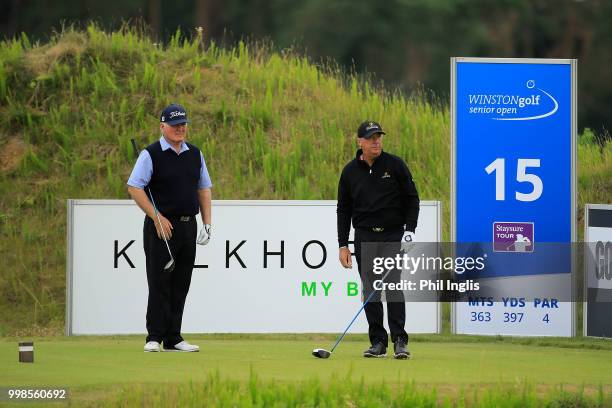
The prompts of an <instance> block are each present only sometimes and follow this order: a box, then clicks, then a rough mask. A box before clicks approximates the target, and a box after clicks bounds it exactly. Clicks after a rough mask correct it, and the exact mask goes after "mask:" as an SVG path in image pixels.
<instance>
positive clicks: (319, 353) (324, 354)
mask: <svg viewBox="0 0 612 408" xmlns="http://www.w3.org/2000/svg"><path fill="white" fill-rule="evenodd" d="M312 355H313V356H315V357H317V358H329V356H331V353H330V352H329V351H327V350H325V349H321V348H316V349H314V350H312Z"/></svg>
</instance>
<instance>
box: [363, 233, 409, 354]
mask: <svg viewBox="0 0 612 408" xmlns="http://www.w3.org/2000/svg"><path fill="white" fill-rule="evenodd" d="M403 234H404V230H403V228H385V230H384V231H379V232H375V231H373V230H372V229H362V228H356V229H355V257H356V258H357V266H358V268H359V275H360V277H361V282H362V288H363V296H364V298H363V301H364V302H365V300H366V299H367V298H368V296H369V295H370V293H372V291H374V287H373V282H374V281H375V280H379V279H381V278H382V277H383V276H384V272H383V273H382V274H379V275H375V274H374V273H373V271H372V263H371V261H372V257H374V256H395V254H397V253H399V250H400V246H401V244H400V241H401V239H402V236H403ZM366 258H367V259H366ZM400 278H401V275H400V271H398V270H393V271H391V272H390V273H389V275H387V277H386V278H385V282H399V280H400ZM376 292H377V293H376V294H374V295H373V296H372V298H371V299H370V301H369V302H368V304H366V306H365V308H364V309H365V313H366V318H367V320H368V325H369V330H368V334H369V337H370V342H371V343H372V344H375V343H377V342H382V343H383V344H385V345H386V346H388V345H389V338H388V335H387V331H386V330H385V326H384V324H383V319H384V309H383V304H382V301H381V291H376ZM385 295H386V296H387V314H388V316H387V322H388V323H389V330H390V331H391V341H392V342H394V343H395V342H396V341H397V340H398V339H402V340H404V341H405V342H408V334H407V333H406V330H405V329H404V326H405V323H406V303H405V302H404V296H403V293H402V292H401V291H393V292H392V293H389V292H387V293H385Z"/></svg>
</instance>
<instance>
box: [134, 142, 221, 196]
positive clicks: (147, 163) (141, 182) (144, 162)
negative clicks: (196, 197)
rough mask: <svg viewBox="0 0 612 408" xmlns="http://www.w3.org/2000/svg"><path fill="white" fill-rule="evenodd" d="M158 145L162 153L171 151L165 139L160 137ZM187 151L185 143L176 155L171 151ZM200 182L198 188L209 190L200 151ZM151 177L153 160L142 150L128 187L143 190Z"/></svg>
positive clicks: (210, 183) (208, 178) (187, 147)
mask: <svg viewBox="0 0 612 408" xmlns="http://www.w3.org/2000/svg"><path fill="white" fill-rule="evenodd" d="M159 143H160V144H161V148H162V151H166V150H168V149H172V146H171V145H170V143H168V142H167V141H166V139H165V138H164V137H163V136H162V137H160V138H159ZM187 150H189V146H187V143H185V142H183V143H181V150H180V151H179V152H178V153H176V151H175V150H174V149H172V151H173V152H174V153H175V154H181V153H183V152H186V151H187ZM200 162H201V164H202V165H201V166H200V180H199V181H198V188H199V189H203V188H211V187H212V182H211V181H210V176H209V175H208V169H207V168H206V162H205V161H204V156H203V155H202V151H201V150H200ZM152 175H153V160H151V155H150V154H149V152H148V151H147V149H143V150H142V151H141V152H140V154H139V155H138V160H136V165H135V166H134V169H133V170H132V174H130V178H129V179H128V182H127V184H128V186H132V187H136V188H140V189H144V188H145V187H146V186H147V185H149V181H151V176H152Z"/></svg>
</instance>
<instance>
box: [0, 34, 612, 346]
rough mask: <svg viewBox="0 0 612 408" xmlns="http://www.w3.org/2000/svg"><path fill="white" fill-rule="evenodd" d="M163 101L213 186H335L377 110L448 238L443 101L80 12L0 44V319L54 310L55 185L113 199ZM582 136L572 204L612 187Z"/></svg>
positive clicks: (59, 200)
mask: <svg viewBox="0 0 612 408" xmlns="http://www.w3.org/2000/svg"><path fill="white" fill-rule="evenodd" d="M170 102H179V103H182V104H183V105H185V106H186V108H187V110H188V111H189V114H190V117H191V121H192V123H191V124H190V130H189V138H190V140H191V141H192V142H193V143H195V144H196V145H198V146H200V147H201V149H202V150H203V152H204V154H205V157H206V160H207V165H208V167H209V170H210V173H211V176H212V178H213V182H214V185H215V188H214V198H217V199H335V197H336V186H337V180H338V175H339V173H340V171H341V169H342V167H343V166H344V164H345V163H346V162H348V161H349V160H350V159H351V158H352V157H353V155H354V153H355V149H356V140H355V136H354V135H355V132H356V127H357V126H358V124H359V123H360V122H361V121H363V120H364V119H366V118H371V119H374V120H377V121H380V122H381V123H382V124H383V126H384V128H385V130H386V132H387V136H386V137H385V141H384V142H385V149H386V150H388V151H390V152H393V153H395V154H398V155H399V156H401V157H402V158H404V159H405V160H406V161H407V163H408V165H409V167H410V168H411V170H412V172H413V174H414V176H415V181H416V184H417V187H418V189H419V193H420V195H421V198H422V199H425V200H442V201H443V203H444V205H443V209H444V223H443V229H444V236H445V237H448V227H449V226H448V219H449V217H448V211H449V205H448V200H449V171H450V170H449V155H450V147H449V114H448V109H447V107H446V106H442V105H436V104H433V105H432V104H430V103H427V102H426V101H425V98H422V97H420V96H418V95H415V96H413V97H410V98H407V97H404V96H402V95H400V94H397V93H394V92H389V91H386V90H384V89H380V88H377V87H374V86H373V85H372V84H371V83H369V82H367V81H365V80H359V79H357V78H355V77H353V76H350V75H347V74H344V73H342V72H340V71H339V70H338V69H337V68H335V67H333V66H319V65H315V64H313V63H312V62H311V61H309V60H308V59H307V58H305V57H303V56H300V55H296V54H294V53H292V52H291V51H284V52H281V53H278V52H273V51H271V50H270V49H269V48H267V47H265V46H260V45H247V44H245V43H240V44H238V45H237V46H236V47H235V48H230V49H222V48H219V47H218V46H216V45H215V44H212V45H210V46H209V47H207V48H203V47H202V44H201V41H200V37H199V36H198V35H194V37H193V38H183V37H181V36H180V34H179V33H177V34H176V35H175V36H174V37H173V38H172V39H171V41H170V42H169V44H167V45H166V46H163V45H160V44H156V43H154V42H153V41H152V40H150V39H148V38H147V37H146V36H144V35H142V34H141V33H140V32H138V31H137V30H135V29H130V28H127V27H126V28H123V29H121V30H119V31H116V32H112V33H108V32H104V31H102V30H100V29H99V28H98V27H96V26H95V25H91V26H89V27H88V28H87V29H86V30H85V31H76V30H73V29H66V30H65V31H64V32H62V33H60V34H58V35H56V36H55V37H54V38H52V39H51V40H50V41H49V42H48V43H46V44H32V43H31V42H30V41H29V40H28V38H27V36H26V35H25V34H24V35H22V36H20V37H18V38H14V39H11V40H8V41H4V42H2V43H0V129H1V130H0V142H1V143H2V145H3V146H6V145H7V144H10V143H13V142H15V141H20V142H22V143H24V144H25V146H26V148H25V150H24V153H23V154H21V155H19V156H18V157H16V158H15V160H16V161H17V164H16V165H8V164H6V165H5V163H2V167H0V192H1V193H2V194H1V196H0V226H1V228H2V234H0V250H1V253H0V257H1V259H2V260H3V272H2V274H0V307H4V308H8V310H11V313H3V314H2V316H1V317H0V334H1V333H3V332H6V331H7V330H9V328H11V327H24V326H26V327H28V326H36V325H38V326H54V327H61V326H62V325H63V316H64V314H63V309H64V290H65V288H64V276H65V275H64V271H65V234H66V217H65V202H66V199H68V198H127V195H126V192H125V181H126V179H127V177H128V175H129V172H130V169H131V166H132V163H133V162H134V155H133V152H131V149H130V143H129V139H130V138H136V139H137V140H138V141H139V144H140V145H141V146H142V145H145V143H148V142H152V141H154V140H156V139H157V138H158V137H159V135H158V113H159V112H160V110H161V109H162V108H163V107H164V106H165V105H166V104H168V103H170ZM592 139H593V137H592V136H591V134H590V133H587V134H586V135H585V136H584V137H582V139H581V143H580V144H579V152H578V153H579V165H580V180H579V181H580V185H579V205H580V209H582V207H583V205H584V203H585V202H609V201H610V191H612V174H611V172H612V164H611V163H612V144H610V143H608V144H605V145H603V146H600V145H597V144H596V143H595V142H594V141H593V140H592ZM581 230H582V229H581V228H579V231H581ZM39 253H40V254H41V255H40V256H39V255H38V254H39ZM40 257H42V259H43V261H42V263H41V262H40V260H39V258H40Z"/></svg>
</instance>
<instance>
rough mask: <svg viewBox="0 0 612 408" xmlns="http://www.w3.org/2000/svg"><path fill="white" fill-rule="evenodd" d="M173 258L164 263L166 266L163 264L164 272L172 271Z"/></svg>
mask: <svg viewBox="0 0 612 408" xmlns="http://www.w3.org/2000/svg"><path fill="white" fill-rule="evenodd" d="M174 265H175V263H174V259H170V260H169V261H168V263H167V264H166V266H164V271H166V272H172V271H173V270H174Z"/></svg>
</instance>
